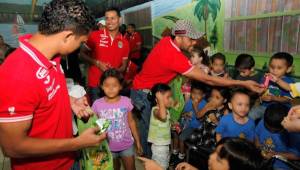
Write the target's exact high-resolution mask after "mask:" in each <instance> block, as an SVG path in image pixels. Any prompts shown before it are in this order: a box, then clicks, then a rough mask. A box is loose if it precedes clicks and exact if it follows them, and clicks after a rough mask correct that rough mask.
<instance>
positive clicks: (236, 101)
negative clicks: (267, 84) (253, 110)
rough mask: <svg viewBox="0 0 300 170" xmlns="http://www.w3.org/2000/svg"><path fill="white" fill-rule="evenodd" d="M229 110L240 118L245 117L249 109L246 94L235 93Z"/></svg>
mask: <svg viewBox="0 0 300 170" xmlns="http://www.w3.org/2000/svg"><path fill="white" fill-rule="evenodd" d="M229 108H230V109H231V110H232V113H233V114H237V115H238V116H240V117H246V116H247V115H248V112H249V109H250V98H249V96H248V95H246V94H241V93H237V94H235V95H234V96H233V98H232V99H231V101H230V103H229Z"/></svg>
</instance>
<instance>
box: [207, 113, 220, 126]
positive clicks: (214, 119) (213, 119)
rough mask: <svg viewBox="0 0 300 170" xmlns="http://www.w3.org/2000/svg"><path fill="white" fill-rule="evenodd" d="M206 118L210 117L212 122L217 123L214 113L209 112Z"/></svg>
mask: <svg viewBox="0 0 300 170" xmlns="http://www.w3.org/2000/svg"><path fill="white" fill-rule="evenodd" d="M208 118H209V119H210V121H212V122H213V123H214V124H217V123H218V119H217V118H216V116H215V115H214V114H209V115H208Z"/></svg>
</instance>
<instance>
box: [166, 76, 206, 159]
mask: <svg viewBox="0 0 300 170" xmlns="http://www.w3.org/2000/svg"><path fill="white" fill-rule="evenodd" d="M204 96H205V85H204V84H202V83H200V82H197V81H193V82H192V87H191V98H190V99H189V100H188V101H187V103H186V104H185V106H184V109H183V118H182V119H183V120H185V121H187V122H188V124H187V126H186V128H185V129H182V131H181V132H180V134H179V152H180V153H179V154H178V146H173V147H174V148H173V153H172V156H171V164H172V163H174V164H176V163H179V162H182V161H184V158H185V146H184V141H185V140H186V139H187V138H188V137H189V136H190V135H191V134H192V132H193V131H194V129H196V128H198V127H200V126H201V121H200V120H199V119H198V117H199V116H198V112H199V111H200V110H201V109H202V108H203V107H204V106H205V105H206V100H205V99H204ZM177 137H178V136H174V138H177Z"/></svg>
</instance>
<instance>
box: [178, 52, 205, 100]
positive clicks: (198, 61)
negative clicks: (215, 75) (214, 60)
mask: <svg viewBox="0 0 300 170" xmlns="http://www.w3.org/2000/svg"><path fill="white" fill-rule="evenodd" d="M188 57H189V58H190V61H191V63H192V64H193V65H194V66H195V67H199V68H201V70H203V71H204V72H205V73H207V74H208V73H209V67H208V66H209V59H208V56H207V54H206V53H205V52H204V51H203V50H202V49H200V48H193V49H192V50H191V51H190V53H189V54H188ZM181 90H182V93H183V95H184V99H185V101H186V102H187V101H188V100H189V99H190V97H191V81H190V80H189V79H187V78H185V80H184V83H183V85H182V88H181Z"/></svg>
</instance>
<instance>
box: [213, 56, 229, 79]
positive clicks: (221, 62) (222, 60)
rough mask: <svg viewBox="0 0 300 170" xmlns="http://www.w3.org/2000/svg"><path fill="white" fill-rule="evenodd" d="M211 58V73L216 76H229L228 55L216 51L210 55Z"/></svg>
mask: <svg viewBox="0 0 300 170" xmlns="http://www.w3.org/2000/svg"><path fill="white" fill-rule="evenodd" d="M210 60H211V70H210V75H212V76H216V77H225V78H228V77H229V75H228V73H227V72H226V69H225V64H226V57H225V55H224V54H222V53H216V54H214V55H212V56H211V57H210Z"/></svg>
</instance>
